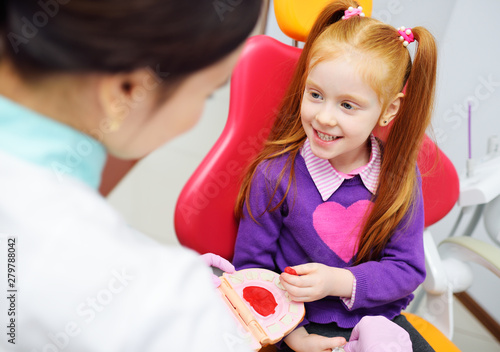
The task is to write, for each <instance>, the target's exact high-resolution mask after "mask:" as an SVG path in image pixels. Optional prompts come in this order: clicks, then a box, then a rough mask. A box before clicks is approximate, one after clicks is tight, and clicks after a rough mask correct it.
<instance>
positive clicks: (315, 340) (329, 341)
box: [285, 327, 346, 352]
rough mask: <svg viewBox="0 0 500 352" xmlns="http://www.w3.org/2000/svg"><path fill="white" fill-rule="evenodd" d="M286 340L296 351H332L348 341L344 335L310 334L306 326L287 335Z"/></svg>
mask: <svg viewBox="0 0 500 352" xmlns="http://www.w3.org/2000/svg"><path fill="white" fill-rule="evenodd" d="M285 342H286V344H287V345H288V347H290V348H291V349H292V350H294V351H295V352H332V350H334V349H335V348H337V347H341V346H343V345H344V344H345V343H346V340H345V338H343V337H326V336H320V335H316V334H309V333H308V332H307V330H306V329H305V328H304V327H300V328H298V329H296V330H294V331H292V333H290V334H289V335H288V336H287V337H285Z"/></svg>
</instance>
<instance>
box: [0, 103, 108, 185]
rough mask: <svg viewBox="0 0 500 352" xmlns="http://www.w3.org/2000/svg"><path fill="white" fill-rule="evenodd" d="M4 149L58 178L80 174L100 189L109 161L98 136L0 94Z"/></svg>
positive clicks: (0, 136)
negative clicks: (83, 131)
mask: <svg viewBox="0 0 500 352" xmlns="http://www.w3.org/2000/svg"><path fill="white" fill-rule="evenodd" d="M0 150H2V151H4V152H6V153H9V154H11V155H14V156H16V157H18V158H20V159H23V160H26V161H28V162H31V163H34V164H37V165H40V166H44V167H47V168H49V169H51V170H52V171H53V172H54V173H55V175H56V176H57V178H58V179H60V180H61V181H63V180H64V178H66V177H68V176H70V177H76V178H78V179H80V180H81V181H83V182H85V183H86V184H88V185H89V186H90V187H92V188H94V189H97V188H98V187H99V184H100V183H101V174H102V170H103V168H104V164H105V162H106V150H105V148H104V146H103V145H102V144H101V143H99V142H98V141H97V140H95V139H94V138H92V137H90V136H88V135H86V134H84V133H82V132H80V131H77V130H75V129H73V128H71V127H69V126H67V125H65V124H62V123H60V122H57V121H55V120H53V119H50V118H48V117H46V116H43V115H41V114H38V113H37V112H35V111H33V110H30V109H28V108H26V107H24V106H22V105H19V104H17V103H15V102H13V101H11V100H9V99H7V98H5V97H3V96H1V95H0Z"/></svg>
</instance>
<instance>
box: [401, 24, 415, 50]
mask: <svg viewBox="0 0 500 352" xmlns="http://www.w3.org/2000/svg"><path fill="white" fill-rule="evenodd" d="M398 33H399V35H400V37H399V40H401V41H402V42H403V46H405V47H407V46H408V44H410V43H413V42H414V41H415V37H414V36H413V33H412V31H411V28H405V27H399V28H398Z"/></svg>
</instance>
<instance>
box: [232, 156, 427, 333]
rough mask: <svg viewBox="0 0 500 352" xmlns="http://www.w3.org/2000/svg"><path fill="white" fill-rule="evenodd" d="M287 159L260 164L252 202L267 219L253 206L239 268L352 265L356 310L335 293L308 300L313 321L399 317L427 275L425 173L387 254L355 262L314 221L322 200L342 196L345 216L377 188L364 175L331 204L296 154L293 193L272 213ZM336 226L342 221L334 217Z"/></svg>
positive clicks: (242, 232) (243, 225)
mask: <svg viewBox="0 0 500 352" xmlns="http://www.w3.org/2000/svg"><path fill="white" fill-rule="evenodd" d="M287 157H288V154H286V155H283V156H281V157H278V158H276V159H272V160H271V161H269V160H268V161H265V162H264V163H262V164H261V165H259V167H258V168H257V171H256V173H255V176H254V179H253V181H252V186H251V187H252V188H251V195H250V198H249V199H247V202H249V204H250V207H251V209H252V214H253V215H254V217H255V219H256V220H257V221H258V222H259V224H257V223H256V222H255V221H254V220H252V218H251V217H250V215H249V214H248V212H247V210H246V204H245V205H244V207H243V209H244V217H243V218H242V219H241V220H240V224H239V229H238V237H237V239H236V247H235V255H234V260H233V264H234V265H235V266H236V268H237V269H238V270H240V269H244V268H267V269H270V270H273V271H276V272H278V273H280V272H282V271H283V270H284V269H285V267H287V266H294V265H299V264H304V263H311V262H317V263H323V264H325V265H329V266H332V267H340V268H346V269H348V270H350V271H351V272H352V273H353V274H354V276H355V278H356V294H355V299H354V305H353V306H352V307H351V309H348V308H347V306H346V305H345V304H344V302H343V301H342V300H341V299H340V298H339V297H334V296H328V297H325V298H323V299H321V300H319V301H315V302H309V303H306V317H305V319H304V320H305V323H307V322H308V321H310V322H315V323H321V324H326V323H331V322H336V323H337V324H338V325H339V326H340V327H343V328H352V327H354V326H355V325H356V324H357V323H358V322H359V321H360V320H361V318H362V317H363V316H365V315H383V316H385V317H387V318H389V319H392V318H394V317H395V316H397V315H399V314H400V312H401V310H402V309H404V308H406V306H407V305H408V304H409V302H410V301H411V300H412V299H413V294H412V292H413V291H414V290H415V289H416V288H417V287H418V285H419V284H421V283H422V282H423V280H424V278H425V259H424V247H423V230H424V209H423V199H422V190H421V182H420V179H419V183H418V194H417V196H416V197H415V201H414V203H413V204H412V206H411V207H410V211H409V212H408V214H406V215H405V217H404V218H403V220H402V221H401V223H400V224H399V226H398V228H397V230H396V232H395V234H394V235H393V236H392V238H391V239H390V241H389V243H388V244H387V246H386V248H385V250H384V251H383V253H382V255H383V257H382V259H381V260H380V261H370V262H366V263H362V264H360V265H356V266H354V265H353V261H354V258H351V259H347V260H348V261H347V262H345V261H344V260H343V259H342V257H343V258H344V259H346V256H345V255H337V254H336V253H335V252H334V251H333V250H332V249H331V247H329V246H328V245H327V244H326V243H325V242H324V241H323V240H322V238H321V237H320V235H319V234H318V232H317V231H316V229H315V226H314V225H313V214H314V212H315V210H316V209H317V208H318V207H319V206H320V205H321V204H324V203H327V202H336V203H338V204H340V205H341V206H342V207H344V208H345V210H346V214H347V215H344V214H343V215H342V216H349V210H350V209H353V208H354V207H351V208H349V207H350V206H351V205H353V204H354V203H356V202H359V201H363V202H362V203H367V202H366V201H367V200H368V201H370V200H371V199H372V194H371V193H370V192H369V191H368V190H367V189H366V188H365V186H364V185H363V183H362V181H361V178H360V177H359V175H358V176H355V177H354V178H352V179H349V180H345V181H344V182H343V184H342V185H341V186H340V188H339V189H338V190H337V191H336V192H335V193H334V194H333V195H332V196H331V197H330V198H329V199H328V200H327V201H326V202H323V200H322V199H321V196H320V194H319V192H318V190H317V188H316V186H315V184H314V182H313V180H312V178H311V176H310V175H309V172H308V171H307V168H306V165H305V162H304V159H303V158H302V156H300V153H299V154H298V155H297V157H296V159H295V182H294V183H292V186H291V188H290V192H289V193H288V196H287V198H286V199H285V201H284V202H283V204H282V205H281V206H280V207H279V208H278V209H276V210H275V211H272V212H267V211H264V210H265V209H266V206H267V205H268V203H269V202H270V199H271V197H272V192H273V190H274V186H275V185H276V183H277V181H278V179H279V174H280V172H281V170H282V168H283V166H284V164H285V161H286V158H287ZM288 172H289V171H288ZM287 182H288V173H286V174H285V176H284V177H283V178H282V180H281V181H280V183H279V187H278V190H277V192H276V194H275V196H274V197H273V198H272V200H271V204H272V205H273V206H274V205H277V204H278V202H279V200H280V199H282V197H283V195H284V194H285V190H286V187H287ZM395 191H396V190H395ZM338 204H337V205H335V206H337V207H338ZM342 210H343V209H342ZM315 216H318V215H317V214H316V215H315ZM320 216H323V217H325V216H326V217H328V214H325V212H322V213H321V214H320ZM325 221H328V219H325ZM332 226H335V224H334V223H332ZM301 325H304V324H301Z"/></svg>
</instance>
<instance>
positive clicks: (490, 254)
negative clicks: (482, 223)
mask: <svg viewBox="0 0 500 352" xmlns="http://www.w3.org/2000/svg"><path fill="white" fill-rule="evenodd" d="M439 252H440V254H441V257H442V259H443V260H446V259H447V258H456V259H459V260H462V261H468V262H475V263H477V264H479V265H481V266H483V267H485V268H487V269H489V270H490V271H492V272H493V273H494V274H496V275H497V276H498V277H500V248H498V247H496V246H493V245H491V244H488V243H485V242H483V241H480V240H477V239H475V238H471V237H463V236H460V237H450V238H447V239H445V240H444V241H442V242H441V243H440V244H439Z"/></svg>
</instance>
